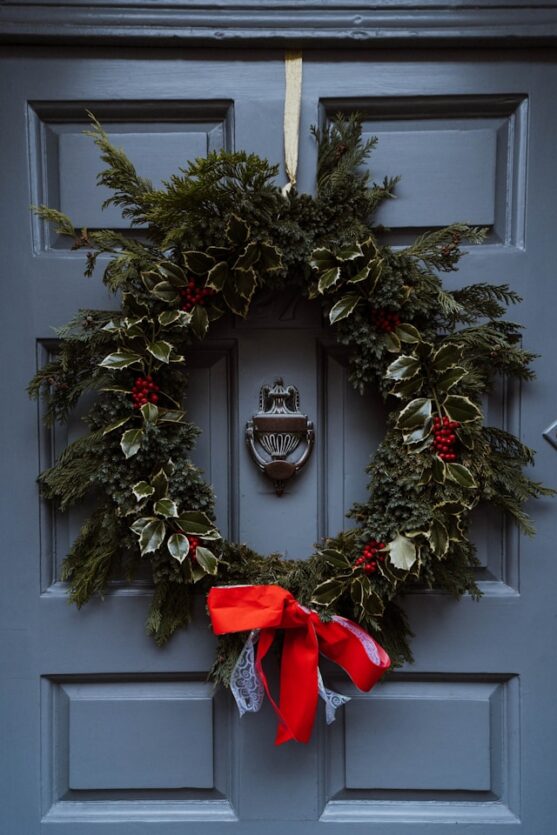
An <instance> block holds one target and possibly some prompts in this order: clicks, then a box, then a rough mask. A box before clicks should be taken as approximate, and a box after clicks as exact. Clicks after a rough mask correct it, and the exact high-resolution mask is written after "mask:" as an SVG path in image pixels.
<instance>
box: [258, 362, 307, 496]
mask: <svg viewBox="0 0 557 835" xmlns="http://www.w3.org/2000/svg"><path fill="white" fill-rule="evenodd" d="M314 439H315V433H314V429H313V423H312V421H311V420H309V419H308V416H307V415H304V414H302V413H301V412H300V394H299V392H298V389H297V388H296V387H295V386H285V385H284V382H283V379H282V377H279V378H278V379H277V380H275V382H274V384H273V385H272V386H269V385H264V386H262V387H261V391H260V395H259V411H258V412H257V414H255V415H254V416H253V417H252V418H251V420H249V421H248V422H247V424H246V442H247V445H248V449H249V451H250V453H251V456H252V458H253V460H254V461H255V463H256V465H257V466H258V467H259V469H260V470H261V471H262V472H263V473H265V475H266V476H267V477H268V478H270V479H271V481H272V482H273V484H274V486H275V491H276V494H277V496H282V494H283V492H284V485H285V482H286V481H288V480H289V479H291V478H292V477H293V476H295V475H296V473H298V472H299V471H300V470H301V469H302V467H303V466H304V465H305V464H306V463H307V461H308V460H309V458H310V455H311V452H312V450H313V443H314ZM295 453H298V455H297V456H294V454H295ZM292 456H294V460H292Z"/></svg>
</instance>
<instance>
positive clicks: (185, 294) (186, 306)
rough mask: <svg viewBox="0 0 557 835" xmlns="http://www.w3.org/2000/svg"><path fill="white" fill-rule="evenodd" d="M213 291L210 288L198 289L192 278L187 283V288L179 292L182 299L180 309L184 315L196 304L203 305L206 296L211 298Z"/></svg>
mask: <svg viewBox="0 0 557 835" xmlns="http://www.w3.org/2000/svg"><path fill="white" fill-rule="evenodd" d="M214 293H215V291H214V290H213V289H212V288H211V287H198V286H197V284H196V283H195V281H194V280H193V278H191V279H190V280H189V281H188V286H187V287H183V288H182V289H181V290H180V295H181V297H182V299H183V301H182V304H181V305H180V308H181V309H182V310H185V311H186V313H189V311H190V310H191V309H192V308H193V307H195V305H196V304H200V305H204V304H205V299H206V298H207V296H213V295H214Z"/></svg>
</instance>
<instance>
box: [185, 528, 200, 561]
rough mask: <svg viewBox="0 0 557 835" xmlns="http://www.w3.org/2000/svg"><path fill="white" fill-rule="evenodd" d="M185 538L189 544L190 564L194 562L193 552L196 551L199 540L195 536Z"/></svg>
mask: <svg viewBox="0 0 557 835" xmlns="http://www.w3.org/2000/svg"><path fill="white" fill-rule="evenodd" d="M186 536H187V539H188V542H189V544H190V550H189V552H188V553H189V555H190V557H191V559H192V562H195V561H196V557H195V552H196V551H197V546H198V545H199V539H198V538H197V537H196V536H188V535H187V534H186Z"/></svg>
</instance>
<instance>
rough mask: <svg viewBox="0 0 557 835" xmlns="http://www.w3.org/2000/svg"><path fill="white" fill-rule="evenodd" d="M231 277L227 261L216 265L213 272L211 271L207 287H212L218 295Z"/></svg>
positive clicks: (206, 283)
mask: <svg viewBox="0 0 557 835" xmlns="http://www.w3.org/2000/svg"><path fill="white" fill-rule="evenodd" d="M229 275H230V271H229V269H228V264H227V263H226V262H225V261H220V262H219V263H218V264H215V266H214V267H212V269H211V270H209V274H208V276H207V281H206V282H205V285H206V286H207V287H211V288H212V289H213V290H215V291H216V292H217V293H220V292H221V290H222V289H223V287H224V285H225V284H226V282H227V280H228V276H229Z"/></svg>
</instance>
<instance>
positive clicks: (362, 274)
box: [347, 264, 369, 284]
mask: <svg viewBox="0 0 557 835" xmlns="http://www.w3.org/2000/svg"><path fill="white" fill-rule="evenodd" d="M368 276H369V266H368V265H367V264H366V266H365V267H362V269H361V270H358V272H357V273H356V275H353V276H352V278H349V279H348V282H347V283H348V284H359V283H360V281H365V280H366V278H367V277H368Z"/></svg>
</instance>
